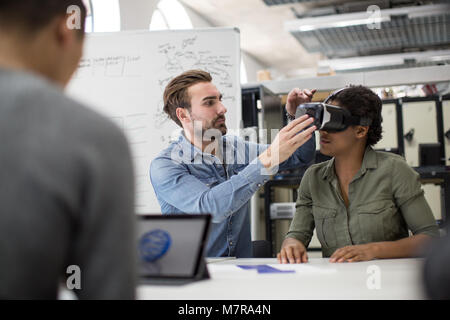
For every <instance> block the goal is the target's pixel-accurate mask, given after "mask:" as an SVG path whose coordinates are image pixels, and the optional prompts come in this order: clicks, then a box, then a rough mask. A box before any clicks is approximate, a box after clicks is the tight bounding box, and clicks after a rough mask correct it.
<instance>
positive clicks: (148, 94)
mask: <svg viewBox="0 0 450 320" xmlns="http://www.w3.org/2000/svg"><path fill="white" fill-rule="evenodd" d="M239 68H240V33H239V30H238V29H235V28H207V29H191V30H170V31H125V32H115V33H94V34H88V35H87V36H86V41H85V47H84V54H83V57H82V59H81V61H80V64H79V67H78V69H77V71H76V73H75V74H74V77H73V79H72V80H71V82H70V83H69V85H68V88H67V92H68V94H69V95H70V96H72V97H74V98H75V99H77V100H79V101H81V102H84V103H86V104H87V105H88V106H91V107H92V108H93V109H95V110H96V111H98V112H100V113H102V114H104V115H105V116H107V117H109V118H110V119H112V120H113V121H114V122H115V123H116V124H118V126H119V127H120V128H121V129H122V130H123V131H124V133H125V135H126V137H127V139H128V142H129V145H130V149H131V153H132V157H133V162H134V166H135V181H136V212H137V213H159V212H161V209H160V206H159V204H158V201H157V199H156V196H155V194H154V191H153V187H152V185H151V182H150V175H149V168H150V163H151V161H152V159H154V158H155V157H156V156H157V154H158V153H159V152H160V151H161V150H163V149H164V148H166V147H167V146H168V145H169V143H170V141H171V138H172V139H174V138H176V137H177V136H178V134H179V133H180V129H179V127H178V126H177V125H176V124H175V123H174V122H173V121H172V120H170V119H169V118H168V117H167V116H166V114H165V113H164V112H163V92H164V88H165V86H166V85H167V84H168V82H169V81H170V80H171V79H172V78H173V77H174V76H177V75H179V74H180V73H182V72H184V71H186V70H189V69H203V70H205V71H208V72H210V73H211V76H212V77H213V83H214V84H215V85H216V87H217V88H218V90H219V91H220V92H221V93H222V95H223V103H224V105H225V106H226V107H227V110H228V111H227V127H228V128H229V131H230V132H231V131H233V130H237V129H238V128H239V125H240V122H241V117H242V116H241V115H242V113H241V108H242V107H241V88H240V70H239Z"/></svg>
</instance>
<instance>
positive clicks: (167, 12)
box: [150, 0, 193, 31]
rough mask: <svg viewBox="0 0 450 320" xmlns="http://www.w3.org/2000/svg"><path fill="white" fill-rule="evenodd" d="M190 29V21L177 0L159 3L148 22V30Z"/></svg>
mask: <svg viewBox="0 0 450 320" xmlns="http://www.w3.org/2000/svg"><path fill="white" fill-rule="evenodd" d="M192 28H193V26H192V22H191V19H190V18H189V16H188V14H187V13H186V10H185V9H184V7H183V5H182V4H181V3H180V2H179V1H178V0H161V1H159V3H158V5H157V7H156V10H155V11H154V12H153V15H152V20H151V21H150V30H152V31H155V30H167V29H192Z"/></svg>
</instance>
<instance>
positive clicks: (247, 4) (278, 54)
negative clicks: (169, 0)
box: [181, 0, 321, 77]
mask: <svg viewBox="0 0 450 320" xmlns="http://www.w3.org/2000/svg"><path fill="white" fill-rule="evenodd" d="M181 2H182V3H183V4H185V5H186V6H188V7H190V8H191V9H192V10H194V11H195V12H197V13H198V14H199V15H201V16H202V17H204V18H205V19H206V20H208V21H209V22H210V23H211V24H212V25H214V26H217V27H238V28H239V29H240V31H241V48H242V50H244V51H246V52H247V53H249V54H250V55H252V56H253V57H255V58H256V59H257V60H259V61H260V62H261V63H262V64H264V65H266V66H268V67H269V68H270V69H271V70H272V72H273V73H275V74H273V76H274V77H277V75H278V76H284V77H295V76H299V75H301V74H302V73H307V74H309V73H311V71H312V70H314V69H315V68H316V66H317V61H318V60H319V59H320V58H321V56H320V54H309V53H308V52H306V51H305V50H304V49H303V47H302V46H301V45H300V44H299V43H298V42H297V41H296V40H295V38H294V37H293V36H292V35H291V34H290V33H289V32H287V31H285V30H284V22H285V21H287V20H292V19H295V15H294V13H293V12H292V10H291V8H295V10H296V11H297V12H302V11H303V10H305V8H306V5H301V4H295V5H293V4H291V5H278V6H270V7H269V6H267V5H265V4H264V2H263V1H262V0H181ZM311 68H313V69H311ZM277 73H278V74H277Z"/></svg>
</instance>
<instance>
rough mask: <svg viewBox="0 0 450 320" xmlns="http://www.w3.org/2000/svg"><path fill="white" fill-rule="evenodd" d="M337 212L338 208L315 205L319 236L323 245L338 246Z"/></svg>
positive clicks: (328, 246)
mask: <svg viewBox="0 0 450 320" xmlns="http://www.w3.org/2000/svg"><path fill="white" fill-rule="evenodd" d="M336 213H337V211H336V209H332V208H324V207H318V206H313V216H314V222H315V225H316V231H317V238H318V239H319V241H320V244H321V245H322V247H326V248H334V247H336V246H337V238H336V229H335V225H336Z"/></svg>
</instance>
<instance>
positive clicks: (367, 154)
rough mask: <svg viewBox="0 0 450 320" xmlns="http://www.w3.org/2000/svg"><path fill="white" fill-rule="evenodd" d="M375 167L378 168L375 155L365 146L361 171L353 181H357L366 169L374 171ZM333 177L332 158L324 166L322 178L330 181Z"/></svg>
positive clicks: (373, 151) (370, 148)
mask: <svg viewBox="0 0 450 320" xmlns="http://www.w3.org/2000/svg"><path fill="white" fill-rule="evenodd" d="M377 167H378V161H377V154H376V152H375V150H373V149H372V147H370V146H367V147H366V150H365V151H364V157H363V161H362V164H361V169H359V171H358V173H357V174H356V176H355V178H354V179H357V178H359V177H360V176H362V175H363V174H364V173H366V171H367V169H376V168H377ZM335 175H336V174H335V171H334V157H333V158H332V159H331V160H330V161H329V162H328V164H327V165H326V167H325V169H324V171H323V175H322V178H323V179H328V180H330V181H331V180H332V179H333V178H334V177H335Z"/></svg>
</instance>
